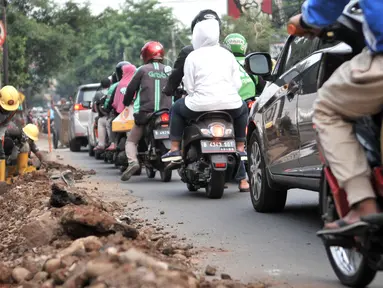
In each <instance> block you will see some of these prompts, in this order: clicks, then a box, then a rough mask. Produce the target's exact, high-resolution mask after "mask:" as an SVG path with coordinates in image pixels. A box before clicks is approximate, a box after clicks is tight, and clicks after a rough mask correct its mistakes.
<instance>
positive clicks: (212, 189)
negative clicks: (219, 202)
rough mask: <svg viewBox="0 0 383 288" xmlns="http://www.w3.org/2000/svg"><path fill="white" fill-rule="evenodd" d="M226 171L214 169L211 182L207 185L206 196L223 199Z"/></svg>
mask: <svg viewBox="0 0 383 288" xmlns="http://www.w3.org/2000/svg"><path fill="white" fill-rule="evenodd" d="M225 177H226V171H212V173H211V179H210V182H209V184H208V185H207V186H206V196H207V197H208V198H210V199H221V198H222V196H223V192H224V191H225Z"/></svg>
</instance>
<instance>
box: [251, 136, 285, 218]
mask: <svg viewBox="0 0 383 288" xmlns="http://www.w3.org/2000/svg"><path fill="white" fill-rule="evenodd" d="M248 161H249V179H250V197H251V202H252V204H253V207H254V209H255V210H256V211H257V212H261V213H268V212H269V213H270V212H281V211H282V210H283V209H284V208H285V204H286V197H287V190H275V189H272V188H271V187H270V186H269V183H268V180H267V174H266V173H267V171H266V165H265V161H264V158H263V154H262V150H261V145H260V141H259V138H258V136H257V134H256V133H255V132H254V133H253V135H252V136H251V139H250V142H249V145H248Z"/></svg>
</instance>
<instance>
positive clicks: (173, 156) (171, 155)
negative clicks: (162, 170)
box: [161, 150, 182, 162]
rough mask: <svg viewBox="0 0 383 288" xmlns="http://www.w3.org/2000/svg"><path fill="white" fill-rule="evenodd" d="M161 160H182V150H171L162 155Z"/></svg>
mask: <svg viewBox="0 0 383 288" xmlns="http://www.w3.org/2000/svg"><path fill="white" fill-rule="evenodd" d="M161 160H162V162H172V161H181V160H182V155H181V151H179V150H178V151H169V152H168V153H166V154H164V155H162V157H161Z"/></svg>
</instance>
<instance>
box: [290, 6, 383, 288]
mask: <svg viewBox="0 0 383 288" xmlns="http://www.w3.org/2000/svg"><path fill="white" fill-rule="evenodd" d="M363 21H364V17H363V13H362V11H361V9H360V6H359V1H350V3H349V4H348V5H347V6H346V8H345V9H344V11H343V14H342V16H341V17H340V18H339V19H338V20H337V23H336V24H335V25H333V26H332V27H329V28H328V29H326V30H325V31H323V32H322V33H321V35H320V38H321V39H322V40H323V41H335V40H338V41H342V42H344V43H346V44H348V45H349V46H351V48H352V53H348V54H347V53H340V52H338V53H337V52H336V51H329V52H327V53H325V54H324V56H323V57H326V58H325V59H324V60H325V61H322V64H321V65H322V67H321V68H320V70H321V71H323V73H322V75H319V77H318V78H319V79H318V81H319V83H318V84H319V86H318V87H320V86H321V85H322V84H323V82H325V81H326V80H327V79H328V78H329V77H330V75H331V74H332V73H333V71H335V69H336V68H338V67H339V66H340V65H341V64H342V63H344V62H345V61H347V60H350V59H351V58H352V57H353V56H355V55H357V54H359V53H360V52H361V51H362V49H363V48H364V47H365V44H364V43H365V42H364V37H363V32H362V23H363ZM289 30H290V34H294V30H296V27H294V26H291V27H289ZM340 60H341V61H340ZM335 64H337V65H335ZM382 123H383V111H382V112H380V113H379V114H377V115H374V116H368V117H363V118H361V119H358V120H356V121H353V124H354V129H355V132H356V138H357V139H358V141H359V143H360V144H361V146H362V147H363V149H364V150H365V152H366V155H367V159H368V163H369V165H370V167H371V170H372V171H373V174H372V178H371V181H372V183H373V186H374V189H375V193H376V196H377V200H378V203H379V205H380V208H383V166H382V165H383V158H382V156H383V154H382V152H383V149H382V148H383V147H382V143H383V133H382V128H383V125H382ZM318 148H319V152H320V157H321V160H322V162H323V176H322V183H321V191H320V203H319V204H320V208H321V211H322V219H323V220H324V222H325V223H328V222H333V221H335V220H337V219H339V218H342V217H344V216H345V215H346V214H347V213H348V212H349V210H350V207H349V204H348V202H347V198H346V193H345V191H344V190H343V189H341V188H340V187H339V185H338V183H337V180H336V179H335V177H334V175H333V174H332V172H331V168H330V167H329V166H328V164H327V162H326V159H325V157H324V154H323V153H322V151H323V150H322V147H321V145H320V143H319V142H318ZM361 220H362V221H363V222H365V223H366V226H363V227H360V228H359V229H356V230H355V231H348V233H344V234H342V235H340V234H336V235H335V234H321V233H318V236H319V237H321V238H322V240H323V243H324V246H325V249H326V252H327V256H328V258H329V261H330V264H331V266H332V268H333V270H334V272H335V274H336V275H337V277H338V279H339V280H340V282H341V283H342V284H343V285H345V286H349V287H366V286H367V285H368V284H369V283H371V282H372V280H373V279H374V278H375V276H376V273H377V271H381V270H383V257H382V256H383V214H376V215H370V216H367V217H363V218H362V219H361Z"/></svg>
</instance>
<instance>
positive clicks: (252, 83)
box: [223, 33, 265, 101]
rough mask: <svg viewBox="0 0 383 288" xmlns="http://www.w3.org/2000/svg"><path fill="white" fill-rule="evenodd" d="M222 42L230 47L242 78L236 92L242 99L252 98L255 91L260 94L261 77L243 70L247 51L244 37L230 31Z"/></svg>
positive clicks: (263, 84)
mask: <svg viewBox="0 0 383 288" xmlns="http://www.w3.org/2000/svg"><path fill="white" fill-rule="evenodd" d="M223 44H225V45H226V46H227V47H228V48H229V49H230V51H231V52H232V53H233V54H234V56H235V59H237V62H238V64H239V71H240V73H241V80H242V87H241V89H240V90H239V92H238V93H239V95H240V96H241V98H242V100H244V101H246V100H248V99H252V98H254V97H255V95H256V94H257V93H258V94H260V93H261V92H262V91H263V88H264V87H265V81H264V80H263V79H262V78H261V77H258V76H253V75H249V74H248V73H247V72H246V71H245V68H244V65H245V56H246V51H247V41H246V38H245V37H243V36H242V35H241V34H239V33H232V34H229V35H227V36H226V38H225V40H224V41H223Z"/></svg>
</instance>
